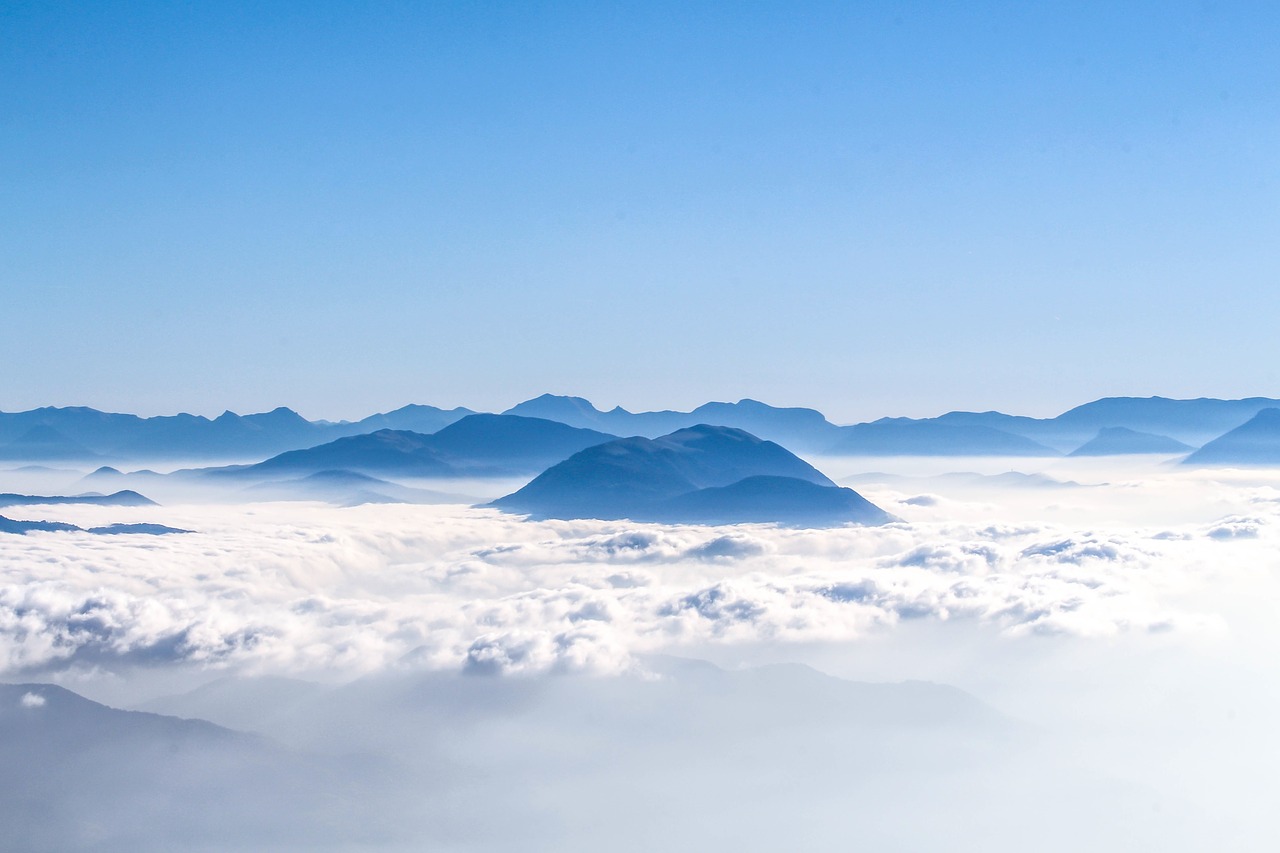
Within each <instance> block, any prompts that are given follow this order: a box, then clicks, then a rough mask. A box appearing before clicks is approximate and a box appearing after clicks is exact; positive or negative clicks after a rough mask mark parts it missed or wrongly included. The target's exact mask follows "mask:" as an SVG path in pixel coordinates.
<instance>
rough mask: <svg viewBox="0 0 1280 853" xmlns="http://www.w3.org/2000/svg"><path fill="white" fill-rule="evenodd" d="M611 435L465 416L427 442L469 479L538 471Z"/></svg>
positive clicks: (537, 421) (541, 422) (533, 421)
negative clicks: (477, 475) (474, 475)
mask: <svg viewBox="0 0 1280 853" xmlns="http://www.w3.org/2000/svg"><path fill="white" fill-rule="evenodd" d="M615 438H617V436H616V435H610V434H608V433H603V432H599V431H597V430H593V429H585V428H581V427H572V426H569V425H567V424H564V423H560V422H558V421H551V420H546V419H544V418H531V417H521V416H517V415H484V414H480V415H468V416H467V417H465V418H463V419H462V420H459V421H456V422H455V423H453V424H451V425H449V426H447V427H445V428H444V429H442V430H440V431H439V432H437V433H436V434H435V435H433V436H431V446H432V447H433V448H434V449H435V450H436V452H438V453H439V454H440V455H441V456H442V457H443V458H444V459H446V460H447V461H448V462H449V463H450V464H452V465H453V466H454V467H455V468H457V469H459V470H463V471H469V472H475V473H486V474H487V473H512V472H514V473H521V472H528V471H540V470H542V469H543V468H546V467H547V466H548V465H553V464H555V463H556V462H559V461H561V460H562V459H567V458H568V457H570V456H572V455H573V454H575V453H577V452H578V451H579V450H585V449H586V448H588V447H593V446H595V445H597V444H603V443H605V442H607V441H612V440H614V439H615Z"/></svg>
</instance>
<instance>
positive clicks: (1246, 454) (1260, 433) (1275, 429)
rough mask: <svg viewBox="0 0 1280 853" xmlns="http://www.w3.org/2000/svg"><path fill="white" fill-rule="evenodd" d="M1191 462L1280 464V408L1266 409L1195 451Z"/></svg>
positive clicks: (1188, 460) (1189, 457) (1190, 458)
mask: <svg viewBox="0 0 1280 853" xmlns="http://www.w3.org/2000/svg"><path fill="white" fill-rule="evenodd" d="M1185 462H1186V464H1188V465H1280V408H1275V409H1263V410H1262V411H1260V412H1258V413H1257V414H1256V415H1254V416H1253V418H1251V419H1250V420H1249V421H1248V422H1247V423H1245V424H1243V425H1241V426H1238V427H1236V428H1235V429H1233V430H1231V431H1230V432H1228V433H1226V434H1225V435H1221V436H1219V437H1218V438H1215V439H1214V440H1213V441H1210V442H1209V443H1208V444H1206V445H1205V446H1204V447H1201V448H1200V449H1199V450H1197V451H1196V452H1195V453H1192V454H1191V455H1190V456H1188V457H1187V458H1186V460H1185Z"/></svg>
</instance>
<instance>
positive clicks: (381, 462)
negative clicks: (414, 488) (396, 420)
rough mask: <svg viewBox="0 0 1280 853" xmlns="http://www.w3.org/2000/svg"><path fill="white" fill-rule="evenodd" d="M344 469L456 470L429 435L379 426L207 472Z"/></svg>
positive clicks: (419, 473) (441, 473) (435, 473)
mask: <svg viewBox="0 0 1280 853" xmlns="http://www.w3.org/2000/svg"><path fill="white" fill-rule="evenodd" d="M335 469H341V470H348V471H357V472H362V473H363V472H374V473H392V474H400V475H402V476H406V477H448V476H451V475H453V474H455V473H457V472H456V471H455V470H454V468H453V467H452V466H451V465H449V463H447V462H445V461H444V460H443V459H442V458H441V457H440V454H438V453H437V452H436V451H435V450H434V449H433V448H432V447H431V445H430V437H429V436H425V435H423V434H421V433H417V432H408V431H406V430H395V429H380V430H378V431H376V432H371V433H369V434H367V435H353V436H349V437H347V438H340V439H338V440H337V441H331V442H329V443H328V444H321V445H319V446H318V447H310V448H307V449H305V450H290V451H288V452H286V453H281V454H280V455H278V456H273V457H271V458H270V459H268V460H266V461H265V462H259V463H258V464H257V465H249V466H246V467H238V468H233V469H214V470H213V471H210V472H209V473H211V474H220V473H226V474H231V475H237V476H238V475H245V474H249V475H264V474H266V475H269V474H277V473H291V474H309V473H314V472H317V471H327V470H335Z"/></svg>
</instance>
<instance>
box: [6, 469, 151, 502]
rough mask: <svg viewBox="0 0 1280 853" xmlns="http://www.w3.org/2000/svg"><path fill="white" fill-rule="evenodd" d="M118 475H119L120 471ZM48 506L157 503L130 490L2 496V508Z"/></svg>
mask: <svg viewBox="0 0 1280 853" xmlns="http://www.w3.org/2000/svg"><path fill="white" fill-rule="evenodd" d="M116 473H119V472H118V471H117V472H116ZM46 504H93V505H97V506H156V502H155V501H153V500H151V499H150V498H146V497H143V496H142V495H140V494H138V493H137V492H135V491H132V490H130V489H122V490H121V491H118V492H114V493H113V494H110V495H97V494H92V495H18V494H13V493H11V492H6V493H4V494H0V506H42V505H46Z"/></svg>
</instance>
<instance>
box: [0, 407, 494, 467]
mask: <svg viewBox="0 0 1280 853" xmlns="http://www.w3.org/2000/svg"><path fill="white" fill-rule="evenodd" d="M469 414H472V412H471V410H470V409H461V408H459V409H452V410H445V409H438V408H436V407H434V406H417V405H410V406H404V407H403V408H400V409H396V410H395V411H392V412H386V413H384V414H376V415H370V416H369V417H367V418H365V419H363V420H361V421H357V422H355V423H329V422H326V421H308V420H307V419H306V418H304V417H302V416H301V415H299V414H298V413H297V412H295V411H293V410H292V409H288V408H285V407H283V406H282V407H279V408H276V409H273V410H271V411H269V412H261V413H258V414H250V415H238V414H236V413H235V412H230V411H227V412H223V413H222V414H221V415H219V416H218V417H216V418H212V419H210V418H206V417H203V416H201V415H191V414H186V413H182V414H178V415H164V416H160V417H153V418H142V417H138V416H137V415H129V414H117V413H111V412H100V411H98V410H96V409H90V408H87V407H83V406H73V407H66V408H57V407H46V408H41V409H32V410H30V411H26V412H0V459H92V458H95V457H102V456H108V457H114V458H122V459H191V460H202V459H211V460H216V459H244V458H257V459H261V458H263V457H264V456H270V455H274V454H278V453H281V452H283V451H287V450H296V449H300V448H305V447H313V446H315V445H318V444H323V443H325V442H328V441H332V440H334V439H336V438H341V437H344V436H350V435H360V434H364V433H370V432H374V431H376V430H380V429H398V430H411V431H415V432H423V433H432V432H436V431H437V430H439V429H442V428H443V427H446V426H448V425H449V424H451V423H453V422H454V421H457V420H459V419H461V418H463V417H465V416H466V415H469ZM15 442H16V444H15Z"/></svg>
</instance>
